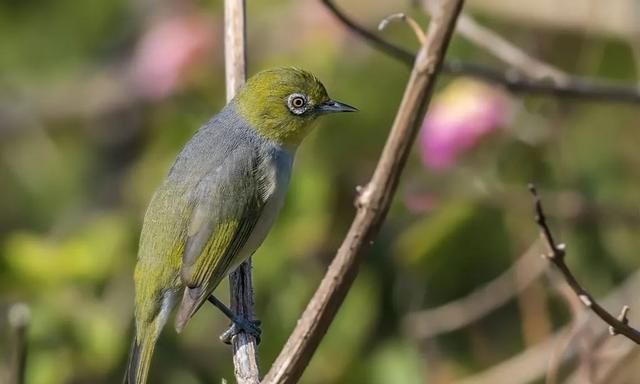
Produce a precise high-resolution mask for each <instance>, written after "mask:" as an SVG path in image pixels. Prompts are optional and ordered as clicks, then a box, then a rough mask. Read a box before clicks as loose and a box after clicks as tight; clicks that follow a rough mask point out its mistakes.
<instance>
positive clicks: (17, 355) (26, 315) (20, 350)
mask: <svg viewBox="0 0 640 384" xmlns="http://www.w3.org/2000/svg"><path fill="white" fill-rule="evenodd" d="M8 320H9V328H10V331H11V365H10V367H9V383H10V384H24V378H25V373H26V367H27V329H28V328H29V323H30V322H31V314H30V311H29V307H27V306H26V305H25V304H22V303H17V304H14V305H13V306H11V308H10V309H9V314H8Z"/></svg>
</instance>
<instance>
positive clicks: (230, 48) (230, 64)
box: [224, 0, 260, 384]
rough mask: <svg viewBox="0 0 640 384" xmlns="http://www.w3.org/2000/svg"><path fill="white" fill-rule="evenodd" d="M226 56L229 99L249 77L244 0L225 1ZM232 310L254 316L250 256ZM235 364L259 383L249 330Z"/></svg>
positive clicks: (233, 286)
mask: <svg viewBox="0 0 640 384" xmlns="http://www.w3.org/2000/svg"><path fill="white" fill-rule="evenodd" d="M224 24H225V36H224V38H225V40H224V43H225V44H224V47H225V52H224V57H225V72H226V83H227V101H230V100H231V99H232V98H233V96H235V94H236V92H237V91H238V89H239V88H240V87H241V86H242V84H244V82H245V79H246V68H247V64H246V63H247V60H246V38H245V36H246V27H245V2H244V0H225V2H224ZM229 288H230V294H231V309H232V310H233V311H234V312H235V313H236V314H237V315H239V316H241V317H244V318H246V319H253V286H252V283H251V259H249V260H247V261H245V262H244V263H242V264H241V265H240V267H238V268H237V269H236V270H235V271H233V272H232V273H231V274H230V275H229ZM231 343H232V345H233V366H234V373H235V376H236V380H237V382H238V383H240V384H257V383H259V382H260V368H259V364H258V352H257V345H256V340H255V338H254V337H253V336H251V335H249V334H247V333H246V332H240V333H238V334H237V335H236V336H234V337H233V339H232V340H231Z"/></svg>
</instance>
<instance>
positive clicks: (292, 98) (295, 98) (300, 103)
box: [287, 93, 307, 115]
mask: <svg viewBox="0 0 640 384" xmlns="http://www.w3.org/2000/svg"><path fill="white" fill-rule="evenodd" d="M287 107H289V110H290V111H291V113H293V114H295V115H302V114H303V113H305V112H306V111H307V98H306V97H305V95H303V94H301V93H292V94H291V95H289V97H288V98H287Z"/></svg>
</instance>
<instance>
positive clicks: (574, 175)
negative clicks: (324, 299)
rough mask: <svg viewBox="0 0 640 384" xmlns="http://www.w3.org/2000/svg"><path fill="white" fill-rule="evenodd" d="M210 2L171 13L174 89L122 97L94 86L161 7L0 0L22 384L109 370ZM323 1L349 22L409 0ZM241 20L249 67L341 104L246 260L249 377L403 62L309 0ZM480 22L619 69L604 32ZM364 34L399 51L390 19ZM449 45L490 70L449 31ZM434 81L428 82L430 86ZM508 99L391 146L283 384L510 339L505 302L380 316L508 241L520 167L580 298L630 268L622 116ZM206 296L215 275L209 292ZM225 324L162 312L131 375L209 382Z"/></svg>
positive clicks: (214, 76) (339, 378) (614, 46)
mask: <svg viewBox="0 0 640 384" xmlns="http://www.w3.org/2000/svg"><path fill="white" fill-rule="evenodd" d="M221 3H222V2H221V1H201V2H194V4H191V8H190V10H189V12H195V13H197V14H199V15H201V16H203V17H205V18H206V20H208V21H210V23H211V26H212V31H213V32H212V33H213V34H214V44H213V48H212V49H210V50H209V51H207V53H206V54H205V55H203V56H201V57H199V59H198V60H197V61H196V63H195V64H194V65H191V66H189V70H188V73H186V75H185V76H183V77H181V84H180V87H178V88H176V89H175V90H174V92H172V94H171V95H170V96H168V97H166V98H163V99H159V100H149V99H145V98H144V97H142V96H140V95H137V94H135V88H133V89H131V88H125V90H126V91H125V92H123V94H124V96H127V97H129V98H127V97H125V100H126V102H119V100H121V99H119V98H122V97H123V95H122V94H119V95H117V96H118V97H115V98H113V97H111V96H110V94H109V92H110V89H111V88H110V86H111V85H113V84H114V83H118V81H119V82H120V83H124V84H125V85H129V86H130V85H131V83H132V82H133V80H131V78H130V77H129V76H131V73H130V72H128V70H127V68H128V67H127V66H128V65H130V63H131V60H132V59H131V58H132V57H133V55H134V52H135V50H136V47H137V41H139V39H140V37H141V35H142V34H143V32H144V31H145V29H146V28H149V26H150V25H152V24H153V23H152V22H153V20H155V18H156V17H160V16H162V15H165V16H166V14H167V13H169V14H170V13H171V12H177V11H176V9H182V8H181V7H179V6H176V5H175V4H172V3H171V2H168V1H164V2H157V3H154V2H144V1H128V2H127V1H124V0H119V1H75V0H58V1H47V0H20V1H18V0H11V1H3V2H1V3H0V47H1V48H0V120H1V121H0V313H1V314H2V317H3V318H4V317H6V316H5V315H4V314H5V312H6V311H5V310H6V309H7V308H8V306H9V305H10V304H12V303H14V302H17V301H24V302H26V303H28V305H29V306H30V308H31V310H32V318H33V322H32V326H31V328H30V330H29V348H30V353H29V356H28V372H27V383H29V384H58V383H113V382H118V380H119V379H120V376H121V373H122V370H123V365H124V361H125V356H126V354H127V350H128V346H129V340H130V333H131V318H132V290H133V284H132V278H131V277H132V270H133V266H134V263H135V257H136V256H135V255H136V250H137V238H138V233H139V230H140V224H141V218H142V215H143V213H144V208H145V206H146V204H147V202H148V201H149V198H150V196H151V194H152V193H153V190H154V188H155V187H156V185H157V184H158V183H159V182H160V180H161V179H162V178H163V176H164V174H165V173H166V171H167V169H168V167H169V166H170V164H171V162H172V161H173V159H174V157H175V155H176V153H177V152H178V151H179V149H180V148H181V147H182V145H183V144H184V143H185V141H186V140H188V138H189V137H190V136H191V135H192V134H193V133H194V132H195V130H196V129H197V128H198V126H199V125H200V124H202V123H203V122H204V121H206V120H207V119H208V117H209V116H211V115H212V114H214V113H215V112H216V111H217V110H218V109H219V108H220V107H221V106H222V105H223V103H224V87H223V85H224V78H223V72H224V71H223V56H222V55H223V54H222V43H221V37H222V25H221V20H222V16H221V12H222V4H221ZM343 3H345V4H344V5H345V7H348V8H349V9H350V10H351V12H352V13H353V14H354V15H358V18H359V19H361V20H363V21H364V22H366V23H367V24H368V25H374V24H375V23H376V22H377V20H378V19H379V18H380V17H381V16H384V15H385V14H387V13H391V12H395V11H399V10H405V9H407V8H408V7H409V4H408V2H401V1H396V2H391V3H384V4H382V2H381V4H378V5H375V6H371V4H369V3H370V2H367V1H364V0H358V1H352V2H346V1H345V2H343ZM156 8H157V9H156ZM413 12H414V13H416V14H418V12H417V11H415V10H414V11H413ZM158 15H160V16H158ZM418 18H419V20H420V21H421V22H426V19H425V18H424V17H423V16H420V15H418ZM248 20H249V27H248V33H249V34H248V36H249V54H248V56H249V70H250V72H252V73H253V72H256V71H258V70H259V69H262V68H266V67H270V66H274V65H297V66H300V67H304V68H306V69H309V70H310V71H312V72H314V73H316V74H317V75H318V76H319V77H320V78H321V79H322V80H323V81H324V83H325V85H326V86H327V88H328V90H329V92H330V94H332V95H333V96H335V97H336V98H337V99H339V100H344V101H345V102H348V103H350V104H353V105H356V106H357V107H358V108H359V109H360V111H361V112H360V113H357V114H350V115H348V116H340V117H333V118H329V119H327V120H326V121H324V122H323V123H322V125H321V126H319V127H318V128H317V129H316V131H315V132H314V133H313V134H312V135H311V137H310V138H309V139H308V141H307V142H306V143H305V144H304V145H303V147H302V148H301V149H300V151H299V153H298V156H297V159H296V164H295V170H294V176H293V180H292V184H291V188H290V193H289V196H288V200H287V203H286V206H285V208H284V211H283V213H282V215H281V218H280V219H279V221H278V222H277V224H276V227H275V228H274V229H273V231H272V232H271V234H270V236H269V237H268V239H267V241H266V243H265V244H264V245H263V247H262V248H261V249H260V250H259V251H258V252H257V254H256V257H255V258H254V273H255V274H254V279H255V286H256V303H257V314H258V316H259V317H260V318H261V319H262V320H263V324H264V326H263V331H264V335H265V336H264V338H263V342H262V344H261V346H260V361H261V364H262V369H263V371H266V370H267V369H268V367H269V365H270V363H271V362H272V361H273V360H274V359H275V357H276V355H277V353H278V352H279V350H280V348H281V346H282V344H283V343H284V341H285V340H286V338H287V336H288V335H289V333H290V331H291V329H292V327H293V326H294V325H295V323H296V320H297V318H298V316H299V314H300V313H301V311H302V310H303V309H304V306H305V305H306V303H307V301H308V299H309V297H310V295H311V294H312V293H313V291H314V290H315V288H316V287H317V284H318V282H319V280H320V278H321V277H322V275H323V273H324V271H325V269H326V266H327V265H328V263H329V261H330V260H331V257H332V255H333V254H334V252H335V250H336V249H337V246H338V245H339V243H340V240H341V239H342V236H343V235H344V233H345V231H346V229H347V228H348V225H349V223H350V221H351V219H352V216H353V212H354V208H353V203H352V202H353V198H354V196H355V187H356V186H357V185H362V184H364V183H365V182H366V181H367V180H368V177H369V176H370V173H371V171H372V169H373V167H374V165H375V161H376V159H377V156H378V154H379V152H380V150H381V148H382V145H383V143H384V139H385V137H386V133H387V132H388V129H389V126H390V124H391V122H392V121H393V117H394V112H395V109H396V107H397V105H398V103H399V100H400V97H401V95H402V91H403V87H404V83H405V80H406V78H407V69H406V68H405V66H404V65H402V64H399V63H397V62H394V61H393V60H392V59H390V58H388V57H386V56H384V55H382V54H380V53H379V52H375V51H372V50H371V49H370V48H368V47H367V46H366V44H364V43H363V42H361V41H359V40H357V39H355V38H354V37H353V36H351V35H349V34H348V33H347V32H346V31H345V30H344V29H343V28H342V27H341V26H340V25H339V24H337V23H336V22H335V20H333V18H332V17H331V16H330V15H329V14H328V13H327V12H326V11H325V10H324V9H323V8H322V7H321V6H320V5H319V2H315V1H311V0H305V1H299V2H298V1H296V2H294V1H278V2H271V1H269V2H267V1H256V2H250V4H249V10H248ZM484 21H486V22H487V23H489V25H492V26H495V27H496V28H497V29H498V30H500V31H501V32H504V33H508V34H509V35H510V38H512V40H513V41H514V42H516V43H518V44H520V45H521V46H522V47H523V48H525V49H527V50H530V51H532V52H535V53H536V54H537V55H539V56H541V57H542V58H543V59H545V60H548V61H549V62H553V63H556V64H558V65H560V66H562V67H563V68H564V69H566V70H567V71H571V72H580V73H582V74H586V75H590V76H600V77H610V78H616V79H622V80H627V81H633V80H632V79H633V78H634V77H635V69H634V65H633V62H632V60H631V54H630V51H629V48H628V47H627V46H626V45H624V44H622V43H620V42H616V41H610V40H607V39H604V38H598V37H594V36H589V37H585V36H581V35H576V34H570V33H554V32H549V31H545V32H544V33H538V32H536V34H535V36H532V34H531V29H530V28H527V27H526V26H522V25H515V24H509V23H504V22H502V23H501V22H498V21H497V20H492V19H491V18H488V19H486V20H484ZM385 33H388V37H389V38H390V39H394V40H396V41H398V42H399V43H400V44H404V45H406V46H414V47H415V42H414V41H413V37H412V36H411V34H410V33H409V32H407V31H404V30H403V28H402V27H399V26H398V27H396V26H393V27H391V28H390V30H389V31H388V32H385ZM578 45H579V46H580V50H577V49H574V48H572V47H576V46H578ZM450 55H451V56H452V57H456V58H462V59H465V60H474V61H477V62H483V63H487V64H488V65H495V66H498V65H500V64H499V63H497V62H495V60H493V59H492V58H490V57H488V55H487V54H486V53H484V52H482V51H481V50H479V49H477V48H475V47H473V46H471V45H469V44H468V43H466V42H464V41H461V40H458V39H454V42H453V45H452V48H451V51H450ZM101 79H102V80H101ZM104 79H107V80H104ZM113 79H119V80H118V81H115V82H114V81H113ZM450 80H451V79H450V78H442V79H441V81H440V83H439V87H442V86H444V85H446V84H447V82H449V81H450ZM96 84H97V85H96ZM105 94H107V96H105ZM114 99H115V100H116V101H118V102H114V101H113V100H114ZM514 102H515V104H516V105H517V107H516V108H515V111H516V112H515V114H514V116H513V118H512V120H511V121H510V123H509V124H508V126H507V127H504V129H501V130H499V131H497V132H495V133H494V134H492V135H491V136H490V137H487V138H486V139H485V140H483V141H482V142H481V143H480V144H479V145H478V146H476V147H475V148H473V150H470V151H468V152H467V153H465V154H464V156H463V157H462V158H461V159H459V162H458V163H457V164H456V166H455V167H454V168H452V169H450V170H448V171H446V172H441V173H435V172H431V171H429V170H428V169H425V168H424V166H423V165H422V164H421V162H420V161H419V159H418V157H417V156H412V157H411V158H410V161H409V164H408V167H407V170H406V172H405V175H404V177H403V179H402V181H401V185H400V189H399V192H398V196H397V197H396V199H395V201H394V206H393V207H392V210H391V211H390V214H389V218H388V220H387V222H386V223H385V225H384V226H383V228H382V232H381V234H380V236H379V238H378V239H377V240H376V242H375V243H374V245H373V247H372V249H371V251H370V252H369V253H368V254H367V255H366V256H365V258H364V264H363V265H362V267H361V269H360V275H359V277H358V279H357V281H356V283H355V286H354V287H353V288H352V290H351V292H350V294H349V296H348V298H347V300H346V302H345V304H344V305H343V307H342V308H341V310H340V312H339V314H338V316H337V318H336V320H335V322H334V324H333V325H332V326H331V328H330V330H329V333H328V334H327V336H326V337H325V339H324V340H323V342H322V344H321V346H320V349H319V350H318V353H317V354H316V356H315V357H314V359H313V360H312V363H311V365H310V366H309V367H308V369H307V371H306V373H305V375H304V376H303V380H302V381H303V382H304V383H343V382H348V383H356V384H357V383H373V384H376V383H391V382H393V383H424V382H432V383H446V382H449V381H447V379H446V378H447V377H449V378H450V377H455V376H456V375H462V374H465V373H471V372H473V371H474V370H478V369H482V368H486V367H488V366H490V365H491V364H495V363H496V362H498V361H500V360H501V359H504V358H506V357H507V356H509V355H510V354H513V353H515V352H516V351H518V350H519V349H521V348H524V347H526V343H527V341H525V340H524V338H523V336H522V332H523V330H522V329H521V328H522V324H521V320H522V319H521V316H522V314H521V313H519V311H518V308H516V305H513V304H510V305H509V306H507V308H505V309H502V310H500V311H498V312H496V313H495V314H493V315H492V316H491V317H489V318H487V319H483V320H481V321H480V322H478V323H476V324H474V325H473V326H471V327H469V329H463V330H460V331H457V332H454V333H453V334H451V335H442V336H439V337H437V338H436V339H434V340H430V341H419V340H414V339H413V338H412V337H411V335H410V332H407V330H405V329H403V328H402V319H403V317H404V316H405V315H406V314H407V313H408V312H410V311H415V310H419V309H423V308H428V307H432V306H435V305H438V304H443V303H445V302H447V301H449V300H453V299H455V298H457V297H460V296H462V295H465V294H467V293H469V292H471V291H473V290H474V289H475V288H476V287H478V286H480V285H482V284H483V283H484V282H486V281H488V280H490V279H492V278H494V277H495V276H497V275H499V274H500V273H501V272H502V271H504V270H505V269H506V268H507V267H508V266H509V265H510V264H511V263H512V262H513V260H514V259H515V258H516V257H517V256H518V255H519V254H520V253H522V252H523V251H524V250H525V249H526V248H527V246H528V245H529V243H530V242H532V241H533V240H534V239H535V238H536V236H537V228H536V227H535V224H534V223H533V221H532V219H531V212H530V206H529V197H528V194H527V192H526V188H525V186H526V183H527V182H529V181H535V182H538V183H540V186H541V189H542V191H543V192H544V194H545V196H548V204H549V211H550V212H551V216H552V218H555V219H556V220H555V221H554V223H553V224H554V225H556V226H557V227H558V228H559V229H560V231H559V233H561V234H562V237H563V238H564V239H565V240H566V241H567V242H569V243H571V244H574V247H573V250H574V253H573V254H572V257H571V259H570V263H571V264H572V265H575V267H576V270H577V271H578V273H579V275H580V276H581V278H583V279H584V280H585V281H589V286H591V287H593V288H594V290H595V292H596V293H597V294H602V293H604V292H607V291H608V290H610V289H612V287H614V286H615V285H616V284H617V283H619V282H620V281H621V280H622V279H623V278H624V277H625V276H627V275H628V274H629V273H630V272H631V271H632V270H633V269H635V268H637V267H638V265H639V263H640V259H638V257H637V249H639V248H640V238H639V237H638V236H636V235H635V234H636V233H637V230H638V228H637V227H638V224H639V223H640V211H638V207H639V206H640V190H639V189H640V183H637V182H636V180H639V179H640V177H639V176H640V151H638V143H640V130H639V129H638V127H639V125H638V122H639V121H640V109H638V108H636V107H632V106H625V105H613V104H612V105H606V104H596V103H576V102H572V101H567V100H554V99H545V98H541V97H537V98H528V97H525V98H518V99H514ZM100 103H104V104H107V106H106V107H105V106H104V105H102V104H100ZM96 104H100V108H97V107H95V105H96ZM563 196H564V198H563ZM566 196H569V200H567V198H566ZM416 199H418V200H420V199H422V200H424V199H427V200H429V201H432V204H430V205H429V206H428V207H427V208H424V209H420V208H416V207H415V206H413V205H412V204H410V203H409V202H410V201H413V200H416ZM576 201H579V202H580V204H578V205H577V208H576V209H572V208H571V207H572V205H571V204H572V203H575V202H576ZM576 204H577V203H576ZM226 290H227V287H226V285H224V286H221V287H220V288H219V290H218V292H219V295H220V296H222V297H226V293H225V292H226ZM541 292H543V293H544V297H543V301H544V302H546V303H547V304H548V306H547V308H546V312H544V313H540V314H538V316H543V317H546V318H548V319H549V321H551V322H552V323H553V324H555V325H559V324H561V323H563V322H565V321H566V320H567V318H568V316H569V315H568V313H567V311H566V310H564V309H562V308H563V307H562V305H553V304H554V303H555V302H556V301H558V299H557V297H555V296H553V295H552V294H549V292H546V291H545V290H544V289H543V290H541ZM0 325H2V326H3V332H2V337H1V338H0V355H2V356H5V355H7V354H8V349H9V348H8V343H7V342H6V341H7V340H8V338H7V337H6V336H7V333H8V329H7V327H6V323H5V321H4V320H0ZM225 326H226V320H225V319H224V318H223V317H222V316H221V315H220V314H219V313H218V312H217V311H215V310H213V309H212V308H208V307H205V308H202V310H201V311H200V313H199V314H198V315H197V316H196V317H195V318H194V319H193V321H192V323H190V325H189V327H188V328H187V330H186V331H185V333H184V334H183V335H180V337H177V336H176V335H175V333H174V332H173V329H171V327H167V330H166V332H165V333H164V334H163V337H162V339H161V341H160V344H159V347H158V350H157V353H156V356H155V359H154V363H153V365H152V381H151V382H153V383H176V382H180V383H219V382H220V379H221V378H223V377H224V378H226V379H228V380H230V379H231V378H232V374H233V367H232V366H231V358H230V349H229V348H228V347H227V346H225V345H222V344H221V343H219V342H218V341H217V335H218V334H219V333H220V332H222V330H223V329H224V327H225ZM434 350H437V353H433V351H434ZM443 372H444V373H443ZM4 374H6V372H5V369H4V368H0V378H2V377H3V375H4Z"/></svg>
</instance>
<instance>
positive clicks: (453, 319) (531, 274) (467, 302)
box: [404, 242, 545, 339]
mask: <svg viewBox="0 0 640 384" xmlns="http://www.w3.org/2000/svg"><path fill="white" fill-rule="evenodd" d="M540 246H541V243H539V242H536V243H534V244H532V245H531V246H530V247H529V249H527V251H526V252H525V253H524V254H523V255H522V256H520V258H519V259H518V261H516V263H515V264H514V265H513V266H511V267H510V268H509V269H508V270H506V271H505V272H503V273H502V274H501V275H500V276H498V277H497V278H495V279H493V280H491V281H490V282H489V283H487V284H486V285H484V286H482V287H480V288H478V289H476V290H474V291H473V292H471V293H470V294H469V295H467V296H465V297H463V298H461V299H458V300H454V301H452V302H449V303H447V304H444V305H441V306H439V307H436V308H431V309H427V310H422V311H418V312H414V313H411V314H409V315H407V316H406V318H405V319H404V327H405V328H406V329H407V331H408V332H409V333H410V334H411V335H412V336H413V337H416V338H420V339H426V338H432V337H434V336H437V335H439V334H442V333H446V332H452V331H455V330H457V329H460V328H463V327H465V326H467V325H469V324H471V323H473V322H475V321H478V320H479V319H481V318H483V317H485V316H487V315H488V314H490V313H491V312H493V311H494V310H495V309H497V308H499V307H500V306H502V305H504V304H505V303H507V302H508V301H509V300H510V299H512V298H513V297H514V296H516V295H518V294H519V293H521V292H522V291H524V290H525V289H526V288H527V287H529V285H530V284H531V283H533V282H534V281H536V279H537V278H538V277H540V275H542V273H543V272H544V271H545V265H544V263H543V262H541V261H540V260H539V258H538V254H537V251H538V249H539V247H540ZM516 276H522V277H523V280H522V281H520V282H518V284H516V282H515V279H516Z"/></svg>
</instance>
